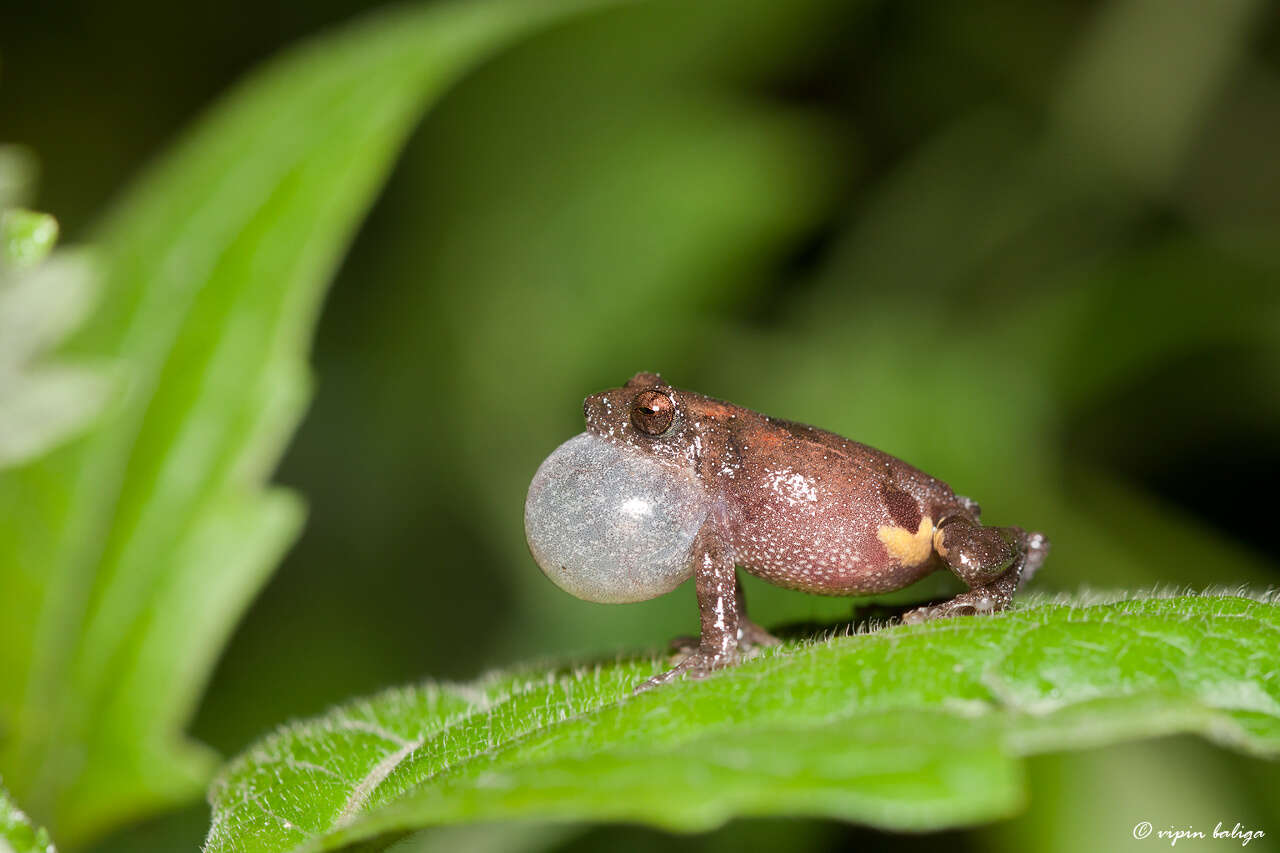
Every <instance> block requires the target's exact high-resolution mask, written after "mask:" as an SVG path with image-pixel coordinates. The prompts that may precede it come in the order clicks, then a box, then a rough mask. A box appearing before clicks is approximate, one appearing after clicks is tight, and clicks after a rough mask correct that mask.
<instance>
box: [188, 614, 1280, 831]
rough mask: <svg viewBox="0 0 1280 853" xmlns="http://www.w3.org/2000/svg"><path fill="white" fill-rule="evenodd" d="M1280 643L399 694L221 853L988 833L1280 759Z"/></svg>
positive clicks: (964, 636)
mask: <svg viewBox="0 0 1280 853" xmlns="http://www.w3.org/2000/svg"><path fill="white" fill-rule="evenodd" d="M1277 632H1280V607H1278V606H1277V605H1276V603H1275V602H1274V600H1273V599H1272V598H1270V597H1267V598H1264V599H1262V600H1260V601H1255V600H1253V599H1250V598H1243V597H1234V596H1221V595H1206V596H1203V597H1193V596H1182V597H1176V598H1137V599H1131V600H1122V601H1119V602H1114V603H1106V604H1100V603H1096V602H1095V603H1091V604H1086V605H1084V606H1079V605H1077V604H1075V603H1073V602H1057V603H1053V604H1048V605H1041V606H1032V607H1028V608H1024V609H1019V610H1017V611H1015V612H1011V613H1005V614H1001V615H998V616H994V617H991V618H985V619H962V620H954V621H946V622H941V623H934V624H932V625H928V626H915V627H905V626H898V627H894V628H883V629H881V630H879V631H876V632H874V633H872V634H870V635H865V636H864V635H855V636H852V637H850V636H845V637H833V638H829V639H826V640H823V641H819V642H812V643H803V644H799V645H792V646H786V647H781V648H778V649H775V650H770V652H769V653H767V654H765V655H764V656H763V657H761V658H759V659H756V660H754V661H751V662H747V663H744V664H742V665H740V666H737V667H734V668H732V669H730V670H727V671H725V672H722V673H719V674H717V675H716V676H715V677H713V678H711V679H708V680H707V681H705V682H701V683H691V682H683V683H678V684H677V685H675V686H672V687H669V688H664V689H660V690H655V691H650V692H648V693H645V694H643V695H641V696H635V697H632V696H631V695H630V694H631V691H632V688H633V687H634V686H635V685H636V684H637V683H638V682H639V681H641V680H643V679H645V678H647V677H649V676H651V675H654V674H655V673H657V672H660V671H661V670H662V668H663V667H664V666H666V663H665V662H664V661H662V660H657V661H655V660H652V659H649V660H625V661H618V662H614V663H608V664H602V665H596V666H594V667H581V668H571V669H568V670H554V669H553V670H547V671H539V670H525V671H520V672H516V673H504V674H499V675H494V676H490V677H489V678H487V679H485V680H484V681H482V682H480V683H477V684H469V685H460V686H456V687H455V686H451V685H441V686H436V685H426V686H423V687H418V688H413V689H407V690H396V691H392V692H388V693H384V694H381V695H379V696H375V697H373V698H371V699H368V700H364V701H360V702H356V703H352V704H349V705H344V706H341V707H339V708H336V709H334V710H332V711H330V712H329V713H327V714H326V715H324V716H323V717H320V718H318V719H314V720H307V721H304V722H301V723H295V724H292V725H290V726H288V727H286V728H284V729H282V730H280V731H278V732H277V733H275V734H274V735H272V736H270V737H269V738H267V739H266V740H265V741H263V742H261V743H259V744H257V745H255V746H254V747H252V748H251V749H250V750H249V751H248V752H246V753H245V754H244V755H242V756H241V757H240V758H238V759H237V760H235V761H234V762H232V764H231V765H230V766H229V767H228V768H227V769H226V770H225V771H224V772H223V775H222V776H221V777H220V778H219V780H218V781H217V782H216V783H215V784H214V787H213V790H212V793H211V800H212V803H213V828H212V830H211V832H210V835H209V839H208V842H207V844H206V846H205V850H206V851H207V853H256V852H257V851H261V853H275V851H284V850H292V851H321V850H337V849H341V848H342V847H344V846H346V845H348V844H351V843H352V842H354V841H359V840H362V839H367V838H370V837H375V836H377V835H379V834H380V833H389V832H396V831H404V830H406V829H410V828H414V827H418V826H423V825H430V824H436V823H456V822H465V821H475V820H493V819H501V818H525V819H554V820H591V819H594V820H609V819H612V820H625V821H642V822H647V823H654V824H657V825H659V826H666V827H671V828H676V829H683V830H691V829H706V828H708V827H713V826H716V825H717V824H719V823H722V822H724V821H725V820H726V819H728V818H730V817H733V816H737V815H769V814H799V815H811V816H812V815H826V816H831V817H839V818H844V819H852V820H857V821H860V822H863V823H867V824H871V825H874V826H880V827H883V828H887V829H897V830H921V829H936V828H938V827H941V826H951V825H956V824H970V823H975V822H979V821H984V820H991V819H992V818H997V817H1002V816H1006V815H1009V814H1011V813H1013V812H1015V811H1016V810H1017V809H1018V808H1019V807H1020V806H1021V805H1022V804H1023V803H1024V802H1025V799H1026V797H1027V792H1026V791H1025V790H1024V789H1023V786H1022V784H1021V774H1020V773H1019V772H1018V768H1017V760H1016V758H1015V756H1019V755H1028V754H1033V753H1038V752H1045V751H1049V750H1058V749H1063V748H1080V747H1082V746H1097V745H1100V744H1109V743H1112V742H1114V741H1117V740H1122V739H1125V738H1129V737H1134V736H1151V735H1155V734H1170V733H1174V732H1179V731H1195V732H1200V733H1202V734H1205V735H1207V736H1210V737H1213V738H1215V739H1217V740H1219V741H1221V742H1223V743H1225V744H1227V745H1229V746H1233V747H1236V748H1239V749H1243V750H1246V751H1250V752H1255V753H1257V754H1261V755H1269V756H1275V755H1280V693H1277V685H1276V683H1275V678H1274V675H1275V672H1276V670H1277V669H1278V668H1280V648H1278V647H1277V645H1276V643H1275V635H1276V634H1277Z"/></svg>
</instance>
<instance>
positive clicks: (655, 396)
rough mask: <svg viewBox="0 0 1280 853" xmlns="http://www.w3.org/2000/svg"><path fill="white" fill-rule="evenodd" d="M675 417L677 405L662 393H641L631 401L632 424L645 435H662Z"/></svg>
mask: <svg viewBox="0 0 1280 853" xmlns="http://www.w3.org/2000/svg"><path fill="white" fill-rule="evenodd" d="M675 416H676V405H675V403H672V402H671V398H670V397H668V396H667V395H666V394H663V393H662V392H660V391H641V392H640V393H639V394H637V395H636V396H635V399H634V400H632V401H631V423H632V424H633V425H634V426H635V428H636V429H638V430H640V431H641V432H642V433H644V434H645V435H662V434H663V433H664V432H666V431H667V430H668V429H670V427H671V421H672V420H674V419H675Z"/></svg>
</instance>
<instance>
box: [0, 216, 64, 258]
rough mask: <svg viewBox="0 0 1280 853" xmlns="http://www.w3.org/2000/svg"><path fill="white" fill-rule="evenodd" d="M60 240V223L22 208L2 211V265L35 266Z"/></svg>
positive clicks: (0, 232) (0, 235) (0, 228)
mask: <svg viewBox="0 0 1280 853" xmlns="http://www.w3.org/2000/svg"><path fill="white" fill-rule="evenodd" d="M57 239H58V221H57V220H56V219H54V218H53V217H52V216H50V215H49V214H47V213H37V212H35V211H33V210H23V209H22V208H19V207H14V208H10V209H9V210H4V211H0V262H4V263H8V264H10V265H12V266H15V267H19V266H23V267H26V266H34V265H35V264H38V263H39V262H40V261H42V260H44V258H45V256H46V255H48V254H49V251H50V250H51V249H52V248H53V244H54V243H55V242H57Z"/></svg>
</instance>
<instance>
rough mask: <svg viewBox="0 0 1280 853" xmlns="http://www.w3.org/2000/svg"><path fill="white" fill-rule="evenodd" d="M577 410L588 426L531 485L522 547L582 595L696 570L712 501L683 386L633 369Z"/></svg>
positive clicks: (657, 591)
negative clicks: (698, 540) (698, 541)
mask: <svg viewBox="0 0 1280 853" xmlns="http://www.w3.org/2000/svg"><path fill="white" fill-rule="evenodd" d="M583 410H584V413H585V415H586V419H587V431H586V432H583V433H581V434H579V435H577V436H574V437H573V438H571V439H569V440H568V441H566V442H565V443H564V444H562V445H560V446H559V447H558V448H556V450H555V452H553V453H552V454H551V455H550V456H548V457H547V458H546V459H545V460H543V462H542V465H541V466H539V468H538V472H537V473H536V474H534V477H533V482H532V483H530V484H529V494H528V497H527V498H526V499H525V510H524V523H525V537H526V539H527V540H528V543H529V550H530V551H531V552H532V553H533V557H534V559H535V560H536V561H537V562H538V565H539V566H540V567H541V568H542V571H543V572H545V573H546V575H547V577H549V578H550V579H551V580H552V581H554V582H555V584H556V585H557V586H559V587H561V588H562V589H564V590H565V591H567V592H570V593H572V594H573V595H576V596H578V597H579V598H583V599H586V600H587V601H599V602H610V603H616V602H627V601H644V600H646V599H650V598H654V597H656V596H659V595H662V594H663V593H665V592H670V591H671V590H672V589H674V588H675V587H676V586H678V585H679V584H680V583H681V582H683V581H684V580H686V579H688V578H689V576H690V575H691V574H692V573H693V565H692V550H693V541H694V538H695V537H696V536H697V533H698V531H699V530H700V529H701V527H702V524H703V522H704V521H705V519H706V517H707V513H708V511H709V507H710V500H709V499H708V496H707V492H706V490H705V489H704V488H703V485H702V483H701V481H700V480H699V478H698V476H697V472H696V469H695V464H694V462H695V459H696V456H695V454H696V447H697V442H696V440H693V439H692V438H691V436H690V431H691V429H692V428H693V427H692V426H691V425H690V423H689V418H688V417H687V416H686V413H685V411H684V406H683V404H682V402H681V392H678V391H676V390H674V389H673V388H671V387H670V386H667V385H665V384H663V382H662V379H661V377H659V376H658V375H657V374H654V373H638V374H636V375H635V376H634V377H632V379H631V381H630V382H628V383H627V384H626V385H624V386H622V387H621V388H615V389H613V390H611V391H605V392H603V393H601V394H593V395H592V396H590V397H588V398H587V400H586V402H585V404H584V406H583Z"/></svg>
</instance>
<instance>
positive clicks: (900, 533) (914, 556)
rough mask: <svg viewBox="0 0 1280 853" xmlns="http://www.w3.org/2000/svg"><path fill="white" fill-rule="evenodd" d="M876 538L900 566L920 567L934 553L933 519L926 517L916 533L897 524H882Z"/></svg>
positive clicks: (921, 520)
mask: <svg viewBox="0 0 1280 853" xmlns="http://www.w3.org/2000/svg"><path fill="white" fill-rule="evenodd" d="M876 538H877V539H879V540H880V544H882V545H884V550H885V551H886V552H888V554H889V556H890V557H891V558H893V559H894V560H897V561H898V563H899V564H900V565H903V566H918V565H920V564H921V563H923V562H924V561H926V560H928V559H929V555H930V554H932V553H933V519H932V518H929V516H927V515H926V516H924V517H923V518H921V519H920V527H919V528H918V529H917V530H915V531H911V530H908V529H907V528H905V527H898V526H897V525H896V524H882V525H880V529H879V530H877V531H876Z"/></svg>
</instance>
